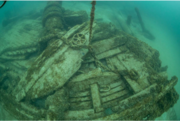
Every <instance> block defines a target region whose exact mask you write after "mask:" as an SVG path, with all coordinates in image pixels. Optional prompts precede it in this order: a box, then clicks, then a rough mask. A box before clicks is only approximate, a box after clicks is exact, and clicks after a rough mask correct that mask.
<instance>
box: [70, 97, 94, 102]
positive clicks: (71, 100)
mask: <svg viewBox="0 0 180 121" xmlns="http://www.w3.org/2000/svg"><path fill="white" fill-rule="evenodd" d="M89 100H91V97H90V96H88V97H87V96H86V97H75V98H70V102H71V103H72V102H83V101H89Z"/></svg>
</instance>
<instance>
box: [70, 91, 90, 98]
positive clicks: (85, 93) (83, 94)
mask: <svg viewBox="0 0 180 121" xmlns="http://www.w3.org/2000/svg"><path fill="white" fill-rule="evenodd" d="M89 95H91V94H90V91H84V92H76V93H70V97H84V96H89Z"/></svg>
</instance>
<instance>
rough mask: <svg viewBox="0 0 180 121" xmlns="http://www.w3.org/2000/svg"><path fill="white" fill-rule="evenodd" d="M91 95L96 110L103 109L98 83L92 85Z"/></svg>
mask: <svg viewBox="0 0 180 121" xmlns="http://www.w3.org/2000/svg"><path fill="white" fill-rule="evenodd" d="M91 95H92V101H93V107H94V108H98V107H101V98H100V94H99V87H98V84H97V83H95V84H92V85H91Z"/></svg>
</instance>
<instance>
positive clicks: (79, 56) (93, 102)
mask: <svg viewBox="0 0 180 121" xmlns="http://www.w3.org/2000/svg"><path fill="white" fill-rule="evenodd" d="M92 6H93V7H92V11H91V23H90V27H89V23H88V22H87V20H88V17H87V13H86V12H83V11H80V12H72V11H69V10H64V9H63V8H62V2H61V1H56V2H48V3H47V6H46V8H45V9H44V13H43V17H42V25H43V27H44V28H43V34H42V38H41V39H40V40H39V41H38V42H37V44H36V45H29V46H25V45H23V46H22V45H21V46H20V47H15V48H11V49H4V50H3V51H2V52H1V55H0V62H1V65H0V71H1V75H0V93H1V96H0V103H1V104H2V106H3V109H4V110H6V111H7V112H8V113H9V114H11V115H12V117H14V119H21V120H22V119H23V120H36V119H39V120H46V119H48V120H58V119H59V120H62V119H66V120H71V119H73V120H74V119H78V120H79V119H85V120H86V119H95V120H96V119H100V120H112V119H113V120H115V119H118V120H123V119H132V120H137V119H139V120H142V119H147V120H153V119H155V118H156V117H158V116H160V115H161V114H162V113H163V112H165V111H167V110H168V109H169V108H170V107H172V106H173V105H174V104H175V103H176V102H177V100H178V98H179V95H178V94H177V92H176V91H175V89H174V86H175V85H176V83H177V81H178V79H177V77H176V76H174V77H172V78H171V79H170V80H168V77H167V72H166V69H167V68H166V67H161V61H160V60H159V52H158V51H157V50H155V49H153V48H151V47H150V46H148V45H147V44H146V43H144V42H141V41H139V40H138V39H137V38H135V37H132V36H131V35H129V34H126V33H124V32H122V31H119V30H117V29H116V28H115V27H114V26H113V25H112V24H106V23H101V22H99V23H95V22H94V23H93V16H94V9H95V8H94V7H95V2H92ZM89 29H90V31H89ZM91 31H92V34H91ZM34 57H35V58H34ZM23 62H24V63H23ZM27 63H29V65H28V64H27ZM8 65H10V66H11V68H7V67H8ZM26 68H28V69H27V71H25V70H26ZM24 71H25V72H24Z"/></svg>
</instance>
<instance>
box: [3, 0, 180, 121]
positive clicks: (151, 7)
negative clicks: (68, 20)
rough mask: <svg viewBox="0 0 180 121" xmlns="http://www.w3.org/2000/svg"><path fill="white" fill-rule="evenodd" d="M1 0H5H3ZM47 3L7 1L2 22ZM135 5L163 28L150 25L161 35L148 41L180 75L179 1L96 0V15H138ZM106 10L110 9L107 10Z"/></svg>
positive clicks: (73, 4) (67, 4)
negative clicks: (6, 18)
mask: <svg viewBox="0 0 180 121" xmlns="http://www.w3.org/2000/svg"><path fill="white" fill-rule="evenodd" d="M1 3H2V1H0V4H1ZM45 6H46V1H44V2H43V1H39V2H38V1H27V2H25V1H8V2H7V3H6V4H5V6H4V7H3V8H1V9H0V24H1V23H2V20H3V19H4V18H5V17H12V16H14V15H16V14H17V15H19V14H22V13H25V12H28V11H31V10H33V9H43V8H44V7H45ZM63 6H64V7H65V8H66V7H68V8H72V9H73V10H75V8H78V10H81V9H82V10H86V11H87V12H88V14H89V13H90V9H91V4H90V1H78V2H75V1H73V2H71V1H66V2H63ZM76 6H78V7H76ZM134 7H138V8H139V10H140V12H141V14H142V18H143V19H144V20H145V24H146V25H147V26H148V24H149V23H151V25H153V24H154V26H156V27H159V28H161V27H162V28H163V29H159V30H157V29H151V30H153V31H152V32H153V33H157V34H156V35H158V37H159V38H162V39H161V40H160V39H159V40H158V39H156V40H155V41H153V42H149V44H150V45H151V46H152V47H153V48H155V49H157V50H159V51H160V55H161V56H160V59H161V60H162V64H163V65H168V75H169V77H171V76H173V75H176V76H177V77H178V78H179V79H180V9H179V8H180V1H97V4H96V11H95V12H96V13H95V15H97V14H98V13H100V14H98V17H99V18H100V17H101V16H100V15H102V16H109V14H111V17H112V16H114V18H116V16H118V13H119V11H120V12H121V13H123V14H127V15H128V14H131V15H132V16H135V12H134ZM103 9H104V10H103ZM108 9H109V10H108ZM11 11H13V12H11ZM106 11H110V12H108V13H107V12H106ZM96 17H97V16H95V18H96ZM109 20H111V21H112V23H113V18H109ZM146 20H147V21H146ZM148 20H149V21H148ZM151 20H153V22H151ZM148 22H149V23H148ZM156 27H154V28H156ZM2 31H3V28H2V27H1V25H0V32H1V33H2ZM158 33H159V34H158ZM1 36H2V35H1ZM158 37H157V38H158ZM160 41H161V42H160ZM147 43H148V42H147ZM153 45H154V46H153ZM155 45H156V46H155ZM175 88H176V90H177V91H178V93H179V94H180V82H178V84H177V85H176V87H175ZM179 107H180V101H178V103H177V104H176V105H175V106H174V108H175V110H176V113H177V116H178V119H179V120H180V108H179Z"/></svg>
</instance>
